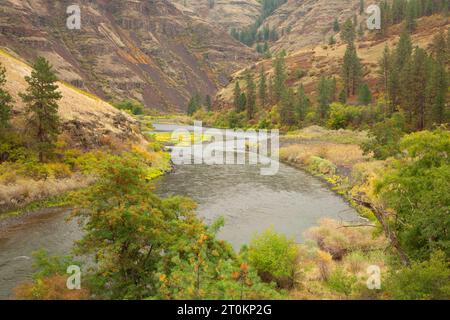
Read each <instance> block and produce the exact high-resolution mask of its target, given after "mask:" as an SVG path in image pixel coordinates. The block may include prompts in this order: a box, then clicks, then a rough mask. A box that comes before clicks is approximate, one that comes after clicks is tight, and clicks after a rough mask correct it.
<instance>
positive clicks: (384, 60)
mask: <svg viewBox="0 0 450 320" xmlns="http://www.w3.org/2000/svg"><path fill="white" fill-rule="evenodd" d="M378 65H379V68H378V71H377V73H378V85H379V87H381V91H382V92H383V94H384V97H385V98H386V99H389V96H390V95H389V81H390V77H391V52H390V50H389V47H388V46H387V45H386V46H385V47H384V51H383V55H382V57H381V59H380V60H379V61H378ZM388 105H389V110H386V111H387V112H388V114H391V113H393V112H394V110H393V107H392V105H391V104H390V103H389V101H388Z"/></svg>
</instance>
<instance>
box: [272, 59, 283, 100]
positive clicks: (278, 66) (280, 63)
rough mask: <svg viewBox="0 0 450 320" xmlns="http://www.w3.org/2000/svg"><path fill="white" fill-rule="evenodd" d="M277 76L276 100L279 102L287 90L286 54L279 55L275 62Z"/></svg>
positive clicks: (275, 76)
mask: <svg viewBox="0 0 450 320" xmlns="http://www.w3.org/2000/svg"><path fill="white" fill-rule="evenodd" d="M273 68H274V69H275V75H274V88H273V89H274V92H273V94H274V99H275V101H276V102H278V101H279V100H280V99H281V95H282V93H283V91H284V89H285V81H286V63H285V60H284V54H283V53H280V54H278V56H277V58H276V59H275V61H274V66H273Z"/></svg>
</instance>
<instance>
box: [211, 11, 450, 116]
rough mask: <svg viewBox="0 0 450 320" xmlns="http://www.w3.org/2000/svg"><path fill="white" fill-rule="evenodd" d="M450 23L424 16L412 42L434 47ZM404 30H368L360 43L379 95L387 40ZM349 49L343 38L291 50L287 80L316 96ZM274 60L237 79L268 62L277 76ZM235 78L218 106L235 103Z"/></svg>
mask: <svg viewBox="0 0 450 320" xmlns="http://www.w3.org/2000/svg"><path fill="white" fill-rule="evenodd" d="M449 27H450V22H449V19H448V18H445V17H443V16H441V15H435V16H431V17H424V18H421V19H419V20H418V26H417V30H416V31H415V32H414V33H413V34H412V35H411V39H412V42H413V43H414V45H418V46H420V47H422V48H424V49H430V44H431V42H432V39H433V37H434V36H435V35H436V34H438V33H442V32H445V31H447V29H448V28H449ZM402 30H403V26H402V25H397V26H393V27H392V28H391V29H390V33H389V37H388V38H387V39H382V40H380V39H379V38H378V37H377V36H376V34H374V33H371V32H367V33H366V35H365V37H364V38H363V39H361V40H359V41H357V43H356V46H357V52H358V56H359V58H360V59H361V62H362V64H363V66H364V70H365V73H364V80H365V81H366V82H367V83H368V84H369V86H370V87H371V90H372V92H374V93H375V95H376V94H377V89H378V88H377V86H376V81H377V76H378V75H377V72H376V71H377V67H378V61H379V59H380V57H381V55H382V53H383V50H384V47H385V45H386V44H388V45H389V46H390V47H391V48H392V47H393V46H395V45H396V44H397V43H398V39H399V35H400V33H401V31H402ZM345 49H346V45H345V44H344V43H343V42H342V41H338V43H337V44H335V45H332V46H330V45H325V44H320V45H317V46H306V47H304V48H302V49H300V50H296V51H294V52H292V53H289V52H288V55H287V56H286V70H287V72H288V79H287V84H288V85H289V86H292V87H294V88H295V87H297V86H298V85H299V84H300V83H302V84H303V85H304V87H305V91H306V93H307V94H308V95H312V96H314V95H315V90H316V87H317V83H318V80H319V78H320V76H322V75H325V76H336V77H337V78H338V79H339V77H340V75H341V63H342V59H343V56H344V53H345ZM273 61H274V59H273V58H272V59H267V60H263V61H261V62H258V63H255V64H253V65H251V66H250V67H249V68H247V69H243V70H240V71H238V72H236V73H235V74H234V80H235V81H236V80H239V81H240V84H241V85H244V84H245V81H244V73H245V71H246V70H250V71H251V72H252V73H253V75H254V76H255V77H256V79H257V77H258V74H259V71H260V69H261V66H264V69H265V71H266V73H267V77H268V78H271V77H272V76H273V69H272V64H273ZM297 70H303V71H305V76H304V77H302V78H301V79H299V78H298V77H297V75H296V71H297ZM235 81H233V82H232V83H230V84H229V85H228V86H227V87H226V88H224V89H222V90H221V91H220V92H219V93H218V94H217V98H216V101H217V104H216V108H218V109H221V108H227V107H231V104H232V101H233V88H234V85H235Z"/></svg>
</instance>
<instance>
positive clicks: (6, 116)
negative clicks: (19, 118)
mask: <svg viewBox="0 0 450 320" xmlns="http://www.w3.org/2000/svg"><path fill="white" fill-rule="evenodd" d="M5 84H6V69H5V68H4V67H3V66H2V64H1V63H0V134H2V133H3V131H4V130H5V129H6V128H8V127H9V120H10V118H11V110H12V108H13V105H12V104H13V98H12V97H11V95H10V94H9V92H8V91H6V89H5Z"/></svg>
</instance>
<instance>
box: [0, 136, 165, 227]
mask: <svg viewBox="0 0 450 320" xmlns="http://www.w3.org/2000/svg"><path fill="white" fill-rule="evenodd" d="M57 153H58V155H59V156H58V161H54V162H52V163H39V162H36V161H33V162H27V161H17V162H4V163H2V164H1V168H0V169H1V171H0V221H2V220H4V219H8V218H13V219H12V220H15V219H16V217H18V216H21V215H23V214H24V213H27V212H28V211H36V210H39V209H45V208H50V207H61V206H68V205H70V197H71V194H72V193H74V192H79V191H81V190H84V189H86V188H89V187H90V186H92V185H93V184H95V183H96V182H97V181H98V179H100V178H101V171H102V168H104V166H105V165H106V164H107V163H108V162H110V161H114V159H115V158H117V157H122V156H123V155H131V156H133V157H135V158H137V159H139V161H140V162H142V163H144V164H145V165H146V168H147V178H148V179H149V180H152V179H155V178H157V177H160V176H161V175H163V174H165V173H166V172H169V171H171V170H172V165H171V161H170V155H169V154H168V153H167V152H166V151H165V150H163V147H162V146H161V144H160V143H159V142H158V141H154V140H151V139H150V140H149V141H148V144H147V146H146V147H143V146H138V145H130V146H122V147H121V148H119V149H118V148H115V149H111V148H101V149H98V150H93V151H87V152H82V151H81V150H77V149H58V150H57Z"/></svg>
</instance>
